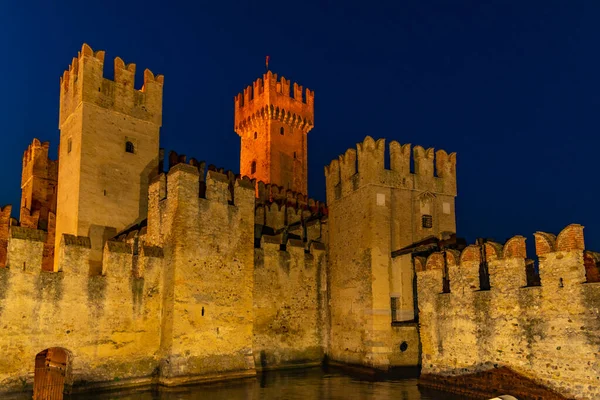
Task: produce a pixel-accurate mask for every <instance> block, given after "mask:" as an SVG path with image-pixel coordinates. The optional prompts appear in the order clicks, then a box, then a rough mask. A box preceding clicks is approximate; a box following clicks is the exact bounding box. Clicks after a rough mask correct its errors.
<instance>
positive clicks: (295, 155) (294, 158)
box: [294, 152, 296, 160]
mask: <svg viewBox="0 0 600 400" xmlns="http://www.w3.org/2000/svg"><path fill="white" fill-rule="evenodd" d="M295 159H296V152H294V160H295Z"/></svg>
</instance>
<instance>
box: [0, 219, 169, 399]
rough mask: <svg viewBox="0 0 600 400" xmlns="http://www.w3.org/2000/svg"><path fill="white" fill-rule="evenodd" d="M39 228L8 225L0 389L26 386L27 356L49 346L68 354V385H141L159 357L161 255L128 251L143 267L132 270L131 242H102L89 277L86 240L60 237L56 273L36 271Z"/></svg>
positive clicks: (0, 308) (0, 300) (0, 283)
mask: <svg viewBox="0 0 600 400" xmlns="http://www.w3.org/2000/svg"><path fill="white" fill-rule="evenodd" d="M45 236H46V232H43V231H40V230H36V229H31V228H24V227H19V226H13V227H11V228H10V237H9V241H8V257H7V258H8V263H7V264H8V265H7V267H6V268H0V321H1V324H2V326H3V330H2V335H0V348H2V349H3V351H2V360H0V387H1V388H2V389H1V391H3V392H4V391H9V392H10V391H19V390H23V389H27V388H28V387H29V388H30V387H31V385H32V384H33V377H34V361H35V356H36V354H37V353H39V352H40V351H42V350H44V349H47V348H50V347H63V348H65V349H68V350H69V352H70V354H71V355H72V360H73V361H72V362H73V370H72V373H73V377H72V378H73V379H72V380H70V381H69V380H68V381H67V383H68V384H73V389H74V390H79V389H80V388H81V386H82V385H85V388H86V389H87V390H89V389H91V388H93V387H99V386H104V385H105V384H107V383H108V384H109V385H111V386H119V385H123V384H133V383H135V382H138V383H143V382H146V383H149V382H151V381H152V380H153V374H154V371H155V370H156V368H157V366H158V360H159V338H160V334H159V332H160V312H161V311H160V310H161V296H162V290H163V289H162V285H163V280H162V269H163V259H162V257H160V253H159V252H154V253H152V254H146V252H144V251H142V252H141V253H140V254H139V255H137V256H135V257H137V258H138V259H139V262H141V263H142V264H144V265H145V269H144V271H143V273H141V274H139V275H138V276H137V277H134V276H133V275H132V273H131V272H132V268H133V257H134V256H133V255H132V247H131V246H129V245H127V244H125V243H117V242H107V244H106V246H105V248H104V261H103V265H102V274H101V275H95V276H90V275H89V274H88V272H89V267H88V266H87V263H88V259H89V253H90V247H91V245H90V240H89V238H85V237H76V236H71V235H64V236H63V240H62V241H61V246H60V249H59V253H60V255H61V263H60V265H59V270H58V272H48V271H43V270H42V255H43V246H44V240H45Z"/></svg>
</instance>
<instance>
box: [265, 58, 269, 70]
mask: <svg viewBox="0 0 600 400" xmlns="http://www.w3.org/2000/svg"><path fill="white" fill-rule="evenodd" d="M265 66H266V67H267V71H268V70H269V56H267V59H266V60H265Z"/></svg>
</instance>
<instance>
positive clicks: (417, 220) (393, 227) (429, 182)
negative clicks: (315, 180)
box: [325, 137, 456, 370]
mask: <svg viewBox="0 0 600 400" xmlns="http://www.w3.org/2000/svg"><path fill="white" fill-rule="evenodd" d="M438 154H439V156H438V163H437V164H438V169H437V172H438V173H437V175H438V176H434V168H433V163H434V152H433V149H429V150H427V151H425V150H424V149H423V148H421V147H419V146H417V147H415V149H414V164H415V173H411V171H410V145H404V146H400V145H399V144H398V143H397V142H392V144H391V145H390V168H391V169H387V168H386V165H385V140H383V139H379V140H377V141H375V140H373V139H372V138H371V137H366V138H365V140H364V141H363V142H362V143H359V144H358V145H357V148H356V149H349V150H348V151H346V153H345V154H344V155H342V156H340V157H339V158H338V159H337V160H333V161H332V162H331V164H330V165H329V166H327V167H325V177H326V185H327V204H328V234H329V239H328V246H329V254H328V263H329V277H328V278H329V282H330V293H329V294H330V298H331V300H330V307H331V308H330V313H331V333H330V338H329V343H330V347H329V356H330V358H331V359H332V360H334V361H337V362H341V363H351V364H360V365H364V366H368V367H374V368H378V369H383V370H385V369H388V368H390V367H394V366H417V365H418V364H419V353H418V336H417V326H416V324H415V322H414V317H412V318H411V317H408V318H404V319H403V320H402V321H401V322H403V323H404V324H403V325H402V326H393V325H392V309H391V307H392V304H391V298H392V297H398V298H402V297H403V296H402V294H401V293H400V291H401V290H402V287H403V286H402V285H401V283H400V282H399V281H400V280H402V279H409V280H410V281H411V282H412V274H410V275H406V276H404V278H403V277H402V274H399V273H398V274H395V272H394V271H396V270H398V268H397V267H396V266H394V265H392V258H391V254H392V251H395V250H399V249H402V248H403V247H405V246H408V245H411V244H412V243H414V242H417V241H419V240H421V239H423V238H426V237H429V236H435V237H438V238H440V239H441V238H442V237H443V236H445V235H446V234H447V233H450V232H454V231H455V226H456V225H455V217H454V215H455V214H454V197H455V195H456V175H455V174H456V172H455V160H456V158H455V155H451V156H447V155H446V152H444V151H442V150H440V151H438ZM424 215H429V216H431V217H432V225H431V227H430V228H425V227H424V226H423V225H422V223H421V222H422V219H423V216H424ZM398 271H399V270H398ZM411 272H412V271H411ZM409 287H410V288H411V297H412V284H409ZM413 315H414V314H413ZM402 342H407V344H408V346H409V347H408V351H406V349H405V350H403V351H400V350H399V347H400V344H401V343H402Z"/></svg>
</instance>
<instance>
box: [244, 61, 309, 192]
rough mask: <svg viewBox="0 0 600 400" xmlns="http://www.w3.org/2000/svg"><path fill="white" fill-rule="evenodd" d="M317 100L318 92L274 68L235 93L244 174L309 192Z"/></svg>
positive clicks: (291, 188) (257, 179) (298, 190)
mask: <svg viewBox="0 0 600 400" xmlns="http://www.w3.org/2000/svg"><path fill="white" fill-rule="evenodd" d="M290 88H292V92H293V95H292V96H291V95H290ZM314 99H315V97H314V92H313V91H311V90H309V89H306V90H304V88H303V87H302V86H300V85H298V84H297V83H294V84H293V85H292V84H291V82H290V81H289V80H287V79H285V78H284V77H281V78H279V79H278V78H277V75H276V74H273V73H272V72H271V71H268V72H267V73H266V74H264V75H263V77H262V78H259V79H257V80H256V81H254V83H253V84H252V85H251V86H248V87H247V88H246V89H244V91H243V93H239V94H238V95H237V96H235V98H234V103H235V107H234V125H233V126H234V130H235V132H236V133H237V134H238V135H239V136H240V138H241V142H242V146H241V154H240V171H241V174H242V175H247V176H249V177H251V178H253V179H256V181H257V182H258V181H263V182H265V183H271V184H276V185H280V186H283V187H285V188H286V189H290V190H293V191H296V192H300V193H303V194H306V193H307V191H308V182H307V181H308V155H307V152H308V144H307V133H308V132H309V131H310V130H311V129H312V128H313V126H314Z"/></svg>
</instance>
